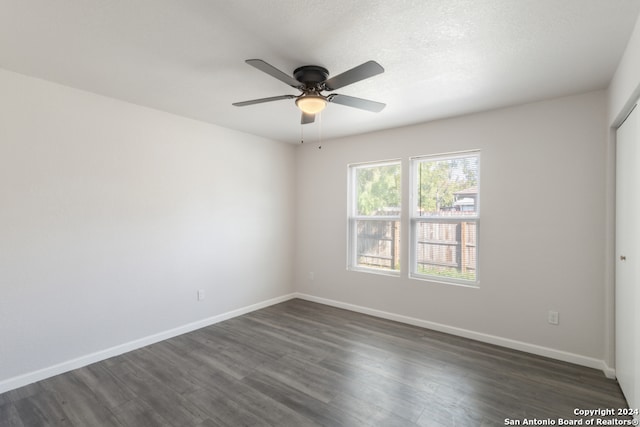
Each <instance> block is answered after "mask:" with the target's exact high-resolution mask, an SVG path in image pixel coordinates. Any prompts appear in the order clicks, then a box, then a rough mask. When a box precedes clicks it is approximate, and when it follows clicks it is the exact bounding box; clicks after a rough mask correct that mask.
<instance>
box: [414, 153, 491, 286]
mask: <svg viewBox="0 0 640 427" xmlns="http://www.w3.org/2000/svg"><path fill="white" fill-rule="evenodd" d="M479 163H480V153H479V152H466V153H458V154H450V155H442V156H432V157H418V158H413V159H411V167H412V169H411V170H412V208H411V240H412V241H411V277H416V278H425V279H436V280H438V281H446V282H454V283H461V284H472V285H473V284H476V283H477V282H478V232H479V219H480V209H479V208H480V206H479V201H480V199H479V194H480V182H479Z"/></svg>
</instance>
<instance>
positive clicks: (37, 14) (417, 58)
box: [0, 0, 640, 142]
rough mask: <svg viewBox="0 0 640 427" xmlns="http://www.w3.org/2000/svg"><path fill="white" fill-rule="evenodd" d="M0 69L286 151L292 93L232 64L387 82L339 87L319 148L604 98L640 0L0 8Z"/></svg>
mask: <svg viewBox="0 0 640 427" xmlns="http://www.w3.org/2000/svg"><path fill="white" fill-rule="evenodd" d="M0 10H2V13H1V14H0V68H5V69H8V70H13V71H16V72H19V73H23V74H27V75H31V76H35V77H39V78H43V79H46V80H50V81H54V82H58V83H61V84H64V85H68V86H72V87H76V88H80V89H84V90H87V91H91V92H95V93H98V94H102V95H106V96H110V97H114V98H119V99H122V100H125V101H129V102H133V103H136V104H140V105H145V106H148V107H152V108H156V109H160V110H164V111H169V112H172V113H175V114H179V115H182V116H186V117H191V118H194V119H198V120H202V121H206V122H210V123H215V124H218V125H221V126H225V127H229V128H233V129H238V130H241V131H245V132H249V133H252V134H256V135H261V136H264V137H267V138H271V139H275V140H281V141H286V142H297V141H299V140H300V135H301V125H300V124H299V122H300V114H299V111H298V110H297V108H296V107H295V105H294V102H293V100H284V101H277V102H273V103H265V104H259V105H253V106H248V107H242V108H238V107H233V106H232V105H231V103H232V102H235V101H244V100H248V99H254V98H261V97H268V96H275V95H283V94H296V95H297V94H298V92H297V91H296V90H295V89H293V88H291V87H288V86H287V85H285V84H283V83H282V82H280V81H278V80H275V79H274V78H272V77H270V76H268V75H267V74H264V73H262V72H260V71H258V70H257V69H255V68H253V67H250V66H248V65H246V64H245V63H244V60H245V59H249V58H260V59H263V60H265V61H267V62H269V63H270V64H272V65H274V66H275V67H277V68H279V69H281V70H282V71H284V72H286V73H292V72H293V70H294V69H295V68H297V67H299V66H301V65H308V64H314V65H321V66H323V67H325V68H327V69H329V71H330V72H331V74H332V75H335V74H339V73H341V72H343V71H346V70H347V69H350V68H352V67H354V66H356V65H359V64H361V63H363V62H365V61H367V60H370V59H373V60H375V61H377V62H379V63H380V64H381V65H382V66H383V67H384V68H385V70H386V71H385V73H384V74H381V75H378V76H375V77H373V78H371V79H368V80H365V81H362V82H358V83H355V84H353V85H350V86H347V87H345V88H342V89H340V90H338V91H336V92H337V93H341V94H345V95H351V96H357V97H361V98H368V99H372V100H375V101H380V102H384V103H386V104H387V107H386V108H385V110H383V111H382V112H381V113H377V114H376V113H370V112H367V111H361V110H356V109H352V108H349V107H345V106H342V105H336V104H330V105H329V106H328V107H327V109H326V110H325V111H324V112H323V113H322V117H321V119H320V120H317V122H316V123H315V124H311V125H305V126H304V133H305V135H307V136H309V137H316V135H320V134H321V135H322V137H323V138H325V139H327V138H332V137H337V136H344V135H349V134H355V133H361V132H367V131H372V130H378V129H383V128H390V127H396V126H402V125H406V124H411V123H418V122H423V121H428V120H434V119H438V118H443V117H449V116H454V115H460V114H466V113H470V112H475V111H481V110H487V109H492V108H497V107H502V106H507V105H513V104H519V103H523V102H529V101H535V100H539V99H543V98H548V97H553V96H559V95H566V94H571V93H577V92H583V91H589V90H594V89H602V88H606V87H607V85H608V83H609V81H610V79H611V77H612V75H613V73H614V71H615V68H616V65H617V63H618V61H619V60H620V57H621V55H622V52H623V50H624V48H625V46H626V43H627V40H628V38H629V36H630V34H631V31H632V29H633V25H634V23H635V20H636V17H637V16H638V12H639V10H640V0H456V1H454V0H416V1H412V0H386V1H373V0H355V1H354V0H339V1H338V0H325V1H311V0H279V1H276V0H260V1H256V0H233V1H222V0H135V1H132V0H84V1H77V0H56V1H51V0H0Z"/></svg>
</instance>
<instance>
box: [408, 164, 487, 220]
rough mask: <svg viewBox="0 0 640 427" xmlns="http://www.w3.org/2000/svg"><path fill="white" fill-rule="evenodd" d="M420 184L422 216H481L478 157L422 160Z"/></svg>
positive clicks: (418, 190)
mask: <svg viewBox="0 0 640 427" xmlns="http://www.w3.org/2000/svg"><path fill="white" fill-rule="evenodd" d="M417 181H418V186H417V200H416V202H417V206H416V208H417V212H418V216H459V215H470V216H473V215H477V214H478V156H476V155H470V156H466V157H453V158H447V159H443V158H440V159H430V160H422V161H420V162H419V163H418V170H417Z"/></svg>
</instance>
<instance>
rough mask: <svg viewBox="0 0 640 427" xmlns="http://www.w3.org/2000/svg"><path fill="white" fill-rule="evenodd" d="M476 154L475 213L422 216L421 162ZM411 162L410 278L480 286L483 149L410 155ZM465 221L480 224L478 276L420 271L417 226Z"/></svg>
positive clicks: (477, 252)
mask: <svg viewBox="0 0 640 427" xmlns="http://www.w3.org/2000/svg"><path fill="white" fill-rule="evenodd" d="M471 156H475V157H477V158H478V169H477V171H478V183H477V185H478V195H477V200H476V209H475V215H452V216H418V208H417V207H418V197H419V196H418V194H419V193H418V191H419V187H420V183H419V182H418V164H420V163H421V162H423V161H429V160H450V159H456V158H464V157H471ZM409 163H410V169H411V171H410V179H411V184H410V197H409V201H410V209H409V222H410V225H409V245H410V248H409V278H412V279H419V280H426V281H430V282H438V283H445V284H452V285H460V286H469V287H479V285H480V268H479V266H480V192H481V190H480V188H481V187H480V163H481V159H480V150H470V151H460V152H455V153H444V154H435V155H427V156H416V157H410V158H409ZM461 221H465V222H473V223H475V226H476V267H475V279H474V280H467V279H461V278H453V277H445V276H438V275H430V274H424V273H419V272H418V259H417V257H418V241H417V240H418V239H417V227H418V224H419V223H439V224H442V223H458V222H461Z"/></svg>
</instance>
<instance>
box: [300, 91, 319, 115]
mask: <svg viewBox="0 0 640 427" xmlns="http://www.w3.org/2000/svg"><path fill="white" fill-rule="evenodd" d="M296 105H297V106H298V108H299V109H301V110H302V111H303V112H304V113H307V114H317V113H319V112H320V111H322V110H324V107H326V106H327V100H326V99H324V97H322V96H320V95H303V96H301V97H299V98H298V99H296Z"/></svg>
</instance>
